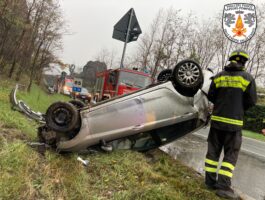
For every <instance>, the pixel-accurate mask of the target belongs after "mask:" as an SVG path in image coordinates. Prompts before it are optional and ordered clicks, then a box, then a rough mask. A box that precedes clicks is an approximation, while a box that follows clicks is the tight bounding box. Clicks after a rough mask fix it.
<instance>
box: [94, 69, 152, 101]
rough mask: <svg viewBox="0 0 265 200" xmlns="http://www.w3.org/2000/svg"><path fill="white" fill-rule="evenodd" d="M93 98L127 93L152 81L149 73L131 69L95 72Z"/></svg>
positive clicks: (96, 99) (101, 98)
mask: <svg viewBox="0 0 265 200" xmlns="http://www.w3.org/2000/svg"><path fill="white" fill-rule="evenodd" d="M96 76H97V79H96V85H95V88H94V93H93V100H94V101H96V102H98V101H102V100H106V99H110V98H113V97H115V96H119V95H123V94H128V93H131V92H133V91H136V90H139V89H142V88H145V87H147V86H148V85H150V84H151V83H152V78H151V76H150V75H149V74H146V73H144V72H139V71H137V70H131V69H124V68H122V69H109V70H106V71H103V72H99V73H97V75H96Z"/></svg>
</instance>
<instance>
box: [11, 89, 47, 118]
mask: <svg viewBox="0 0 265 200" xmlns="http://www.w3.org/2000/svg"><path fill="white" fill-rule="evenodd" d="M21 86H22V87H23V85H20V84H16V86H15V88H13V89H12V90H11V92H10V103H11V107H12V109H14V110H18V111H20V112H22V113H24V114H25V115H27V116H28V117H29V118H31V119H33V120H35V121H37V122H40V123H45V115H44V114H43V113H41V112H35V111H33V110H31V109H30V107H29V106H28V105H27V104H26V103H24V101H22V100H17V97H16V96H17V95H16V94H17V91H18V88H19V87H21Z"/></svg>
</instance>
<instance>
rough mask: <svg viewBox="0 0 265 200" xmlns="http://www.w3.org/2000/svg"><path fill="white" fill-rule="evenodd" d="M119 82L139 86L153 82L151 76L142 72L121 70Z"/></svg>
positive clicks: (145, 85) (142, 86) (143, 86)
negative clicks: (141, 73)
mask: <svg viewBox="0 0 265 200" xmlns="http://www.w3.org/2000/svg"><path fill="white" fill-rule="evenodd" d="M119 84H125V85H128V86H132V87H137V88H145V87H147V86H148V85H150V84H151V78H150V77H148V76H144V75H140V74H134V73H130V72H121V73H120V77H119Z"/></svg>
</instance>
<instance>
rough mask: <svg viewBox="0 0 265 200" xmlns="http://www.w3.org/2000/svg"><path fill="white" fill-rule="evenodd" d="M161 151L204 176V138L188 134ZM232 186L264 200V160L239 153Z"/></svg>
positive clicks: (205, 146) (258, 199) (243, 152)
mask: <svg viewBox="0 0 265 200" xmlns="http://www.w3.org/2000/svg"><path fill="white" fill-rule="evenodd" d="M161 149H162V150H163V151H165V152H167V153H168V154H169V155H171V156H172V157H173V158H175V159H178V160H180V161H181V162H183V163H184V164H186V165H188V166H190V167H192V168H194V169H195V170H196V171H198V172H199V173H201V174H204V171H203V167H204V159H205V155H206V150H207V142H206V139H205V138H202V137H199V136H198V135H196V133H195V134H189V135H187V136H185V137H183V138H182V139H180V140H177V141H175V142H173V143H170V144H168V145H166V146H164V147H162V148H161ZM232 185H233V186H234V187H235V188H238V189H239V190H240V191H242V192H243V193H245V194H247V195H248V196H250V197H252V198H254V199H257V200H265V160H264V159H263V158H261V157H259V156H255V155H254V154H249V153H246V152H245V151H241V152H240V155H239V159H238V162H237V166H236V169H235V171H234V176H233V180H232Z"/></svg>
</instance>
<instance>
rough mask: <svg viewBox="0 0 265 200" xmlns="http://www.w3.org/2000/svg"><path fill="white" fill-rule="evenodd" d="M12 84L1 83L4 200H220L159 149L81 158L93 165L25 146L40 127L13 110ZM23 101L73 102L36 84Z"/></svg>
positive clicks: (38, 104) (0, 191) (38, 105)
mask: <svg viewBox="0 0 265 200" xmlns="http://www.w3.org/2000/svg"><path fill="white" fill-rule="evenodd" d="M13 85H14V83H13V82H10V81H3V80H2V81H0V172H1V175H0V199H1V200H2V199H3V200H4V199H12V200H13V199H30V200H31V199H32V200H35V199H75V200H79V199H80V200H81V199H82V200H83V199H88V200H90V199H91V200H94V199H95V200H98V199H102V200H104V199H106V200H107V199H115V200H116V199H117V200H149V199H150V200H156V199H161V200H167V199H168V200H174V199H176V200H199V199H206V200H207V199H209V200H215V199H219V198H217V197H216V196H215V194H214V193H213V192H210V191H208V190H206V189H205V188H204V186H203V178H202V177H201V176H200V175H198V174H197V173H196V172H195V171H194V170H192V169H190V168H188V167H185V166H184V165H182V164H181V163H180V162H178V161H176V160H172V159H171V158H170V157H169V156H168V155H166V154H164V153H162V152H160V151H158V150H157V151H154V152H152V153H151V154H150V155H149V156H147V155H146V154H142V153H138V152H132V151H114V152H112V153H96V154H91V155H82V157H83V158H84V159H88V160H89V165H88V167H84V166H82V164H81V163H80V162H78V161H77V160H76V159H77V156H78V155H77V154H67V155H59V154H57V153H56V152H54V151H52V150H50V151H46V153H45V154H44V155H41V154H39V153H38V152H37V151H36V150H35V149H32V148H31V147H29V146H28V145H27V144H26V142H27V141H32V140H36V128H37V127H38V124H37V123H36V122H34V121H31V120H29V119H27V118H26V117H25V116H24V115H22V114H21V113H19V112H17V111H13V110H11V108H10V104H9V96H8V95H9V92H10V90H11V88H12V86H13ZM19 98H22V99H23V100H24V101H25V102H26V103H27V104H28V105H30V107H34V109H35V110H39V111H42V112H44V111H45V110H46V108H47V107H48V106H49V105H50V104H51V103H52V102H54V101H58V100H68V98H66V97H65V96H61V95H47V94H45V93H44V92H42V91H40V89H39V88H38V87H37V86H36V85H34V86H33V88H32V92H31V93H30V94H27V93H24V92H22V93H20V94H19Z"/></svg>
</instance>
